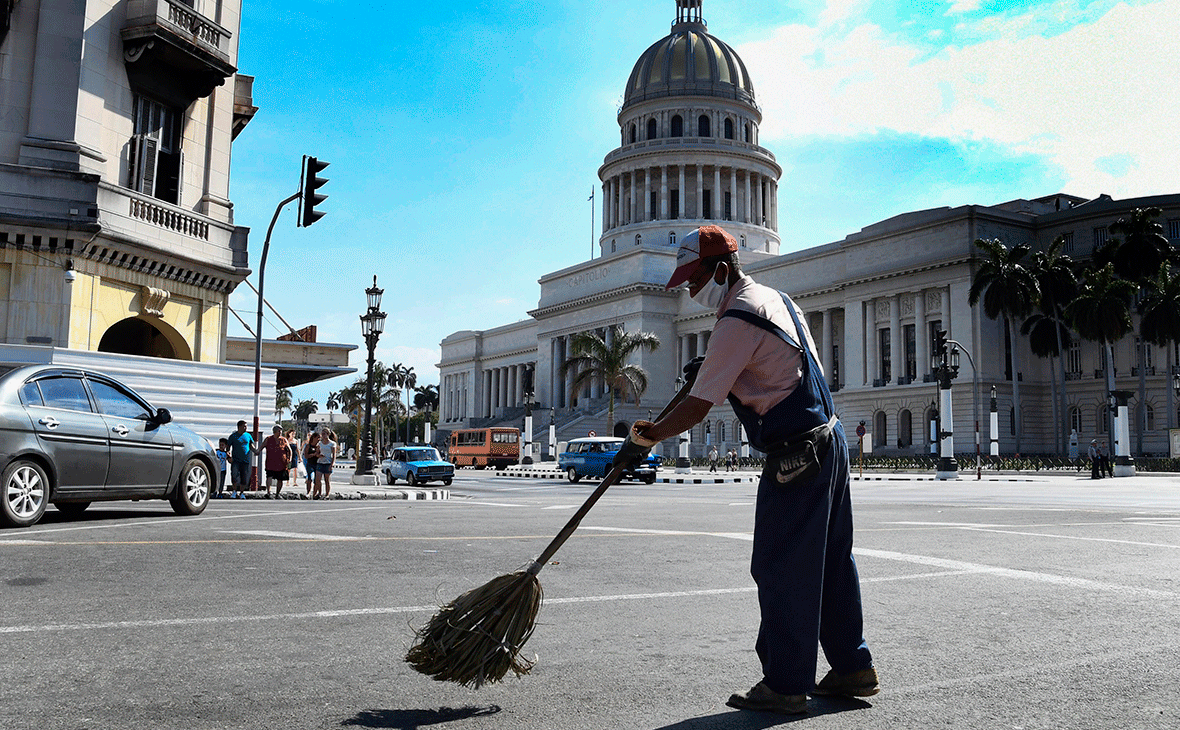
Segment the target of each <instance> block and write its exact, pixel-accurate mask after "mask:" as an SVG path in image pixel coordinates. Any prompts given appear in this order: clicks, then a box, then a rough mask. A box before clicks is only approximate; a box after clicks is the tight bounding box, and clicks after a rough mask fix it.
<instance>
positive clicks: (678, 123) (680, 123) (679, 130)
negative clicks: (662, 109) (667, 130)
mask: <svg viewBox="0 0 1180 730" xmlns="http://www.w3.org/2000/svg"><path fill="white" fill-rule="evenodd" d="M672 136H673V137H683V136H684V120H683V119H681V117H680V115H679V114H677V115H676V116H674V117H672Z"/></svg>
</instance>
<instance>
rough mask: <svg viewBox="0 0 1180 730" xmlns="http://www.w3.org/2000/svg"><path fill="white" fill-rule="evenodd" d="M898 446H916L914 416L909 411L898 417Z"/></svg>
mask: <svg viewBox="0 0 1180 730" xmlns="http://www.w3.org/2000/svg"><path fill="white" fill-rule="evenodd" d="M897 445H898V446H900V447H902V448H909V447H910V446H913V445H914V416H913V414H911V413H910V411H909V409H903V410H902V412H901V413H899V414H898V415H897Z"/></svg>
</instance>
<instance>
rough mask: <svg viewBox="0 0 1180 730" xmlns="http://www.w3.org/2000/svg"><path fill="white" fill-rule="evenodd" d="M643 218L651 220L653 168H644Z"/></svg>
mask: <svg viewBox="0 0 1180 730" xmlns="http://www.w3.org/2000/svg"><path fill="white" fill-rule="evenodd" d="M643 220H644V221H649V220H651V168H650V167H645V168H643Z"/></svg>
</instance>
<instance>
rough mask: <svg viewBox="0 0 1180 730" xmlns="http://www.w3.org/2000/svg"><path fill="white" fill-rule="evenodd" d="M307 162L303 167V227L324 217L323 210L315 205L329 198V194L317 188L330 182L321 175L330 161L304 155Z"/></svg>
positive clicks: (301, 214)
mask: <svg viewBox="0 0 1180 730" xmlns="http://www.w3.org/2000/svg"><path fill="white" fill-rule="evenodd" d="M304 160H305V164H304V168H303V188H302V189H303V196H302V202H301V204H300V213H299V225H301V226H303V227H305V228H306V227H307V226H310V225H311V224H312V223H315V222H316V221H318V220H319V219H320V218H323V217H324V213H323V211H319V210H316V209H315V207H316V206H317V205H319V204H320V203H322V202H324V201H325V200H327V199H328V196H327V195H320V194H319V193H317V192H316V190H318V189H320V188H321V187H323V186H324V183H326V182H328V178H326V177H320V175H319V174H320V172H321V171H323V169H324V168H325V167H327V166H328V165H329V164H330V163H327V162H322V161H320V160H317V159H316V158H314V157H307V156H304Z"/></svg>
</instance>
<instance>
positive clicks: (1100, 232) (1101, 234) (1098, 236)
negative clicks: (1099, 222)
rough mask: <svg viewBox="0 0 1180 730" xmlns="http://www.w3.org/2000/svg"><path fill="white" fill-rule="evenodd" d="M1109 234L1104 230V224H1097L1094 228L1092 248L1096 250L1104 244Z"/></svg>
mask: <svg viewBox="0 0 1180 730" xmlns="http://www.w3.org/2000/svg"><path fill="white" fill-rule="evenodd" d="M1108 237H1109V234H1108V233H1107V231H1106V226H1099V227H1097V228H1095V229H1094V250H1095V251H1097V250H1098V249H1099V248H1101V247H1102V246H1105V245H1106V240H1107V238H1108Z"/></svg>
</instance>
